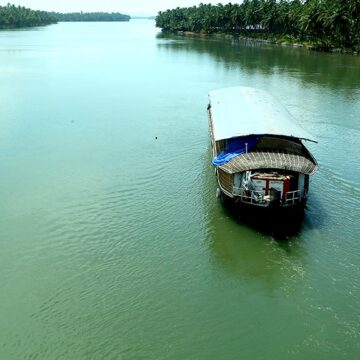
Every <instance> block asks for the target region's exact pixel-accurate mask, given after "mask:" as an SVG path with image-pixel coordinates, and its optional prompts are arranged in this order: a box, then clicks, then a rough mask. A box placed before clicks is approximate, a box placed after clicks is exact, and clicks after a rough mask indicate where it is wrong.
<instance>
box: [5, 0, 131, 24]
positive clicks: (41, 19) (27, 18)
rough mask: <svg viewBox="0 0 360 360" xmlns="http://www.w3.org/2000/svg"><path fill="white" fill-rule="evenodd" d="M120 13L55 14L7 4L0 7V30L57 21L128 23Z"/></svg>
mask: <svg viewBox="0 0 360 360" xmlns="http://www.w3.org/2000/svg"><path fill="white" fill-rule="evenodd" d="M129 20H130V16H129V15H123V14H120V13H102V12H96V13H83V12H80V13H65V14H62V13H55V12H47V11H38V10H31V9H27V8H25V7H22V6H15V5H11V4H7V5H6V6H0V29H6V28H20V27H28V26H29V27H30V26H40V25H49V24H55V23H57V22H58V21H129Z"/></svg>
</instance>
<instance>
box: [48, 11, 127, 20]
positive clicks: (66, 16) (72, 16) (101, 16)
mask: <svg viewBox="0 0 360 360" xmlns="http://www.w3.org/2000/svg"><path fill="white" fill-rule="evenodd" d="M54 15H55V16H56V18H57V19H58V21H129V20H130V16H129V15H124V14H120V13H103V12H94V13H84V12H77V13H54Z"/></svg>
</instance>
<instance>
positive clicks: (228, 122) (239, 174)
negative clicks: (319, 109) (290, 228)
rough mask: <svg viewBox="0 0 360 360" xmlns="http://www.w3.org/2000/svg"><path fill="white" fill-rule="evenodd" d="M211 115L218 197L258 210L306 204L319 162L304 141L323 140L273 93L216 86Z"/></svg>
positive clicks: (210, 95) (209, 109)
mask: <svg viewBox="0 0 360 360" xmlns="http://www.w3.org/2000/svg"><path fill="white" fill-rule="evenodd" d="M208 117H209V128H210V137H211V145H212V155H213V160H212V164H213V165H214V166H215V173H216V178H217V183H218V189H217V196H218V197H222V198H224V199H228V200H231V201H232V202H234V203H238V204H242V205H245V206H246V207H249V206H250V207H252V208H256V207H258V208H259V207H262V208H287V209H289V208H299V207H303V206H304V205H305V203H306V198H307V194H308V191H309V178H310V176H311V175H312V174H314V173H315V171H316V170H317V168H318V165H317V162H316V160H315V158H314V157H313V155H312V154H311V153H310V152H309V150H308V149H307V148H306V147H305V145H304V144H303V141H310V142H314V143H316V142H317V141H316V140H315V138H314V137H313V136H312V135H310V134H309V133H308V132H307V131H305V130H304V129H302V128H301V127H300V126H299V125H297V124H296V121H295V120H294V119H293V117H292V115H291V114H290V113H289V112H288V111H287V110H286V108H285V107H284V106H283V105H281V104H280V103H279V102H278V101H277V100H276V99H275V98H274V97H273V96H272V95H270V94H269V93H268V92H266V91H264V90H260V89H254V88H249V87H230V88H223V89H217V90H213V91H211V92H210V93H209V105H208Z"/></svg>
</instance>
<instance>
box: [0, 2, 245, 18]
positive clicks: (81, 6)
mask: <svg viewBox="0 0 360 360" xmlns="http://www.w3.org/2000/svg"><path fill="white" fill-rule="evenodd" d="M8 2H10V3H11V4H14V5H21V6H25V7H27V8H31V9H33V10H46V11H58V12H75V11H84V12H91V11H104V12H121V13H123V14H128V15H156V14H157V13H158V12H159V11H163V10H166V9H173V8H176V7H177V6H179V7H184V6H193V5H198V4H199V3H200V2H203V3H204V4H209V3H212V4H218V3H223V4H227V3H229V2H230V0H202V1H201V0H5V1H2V0H0V5H6V4H7V3H8ZM232 2H233V3H235V2H241V1H236V0H235V1H232Z"/></svg>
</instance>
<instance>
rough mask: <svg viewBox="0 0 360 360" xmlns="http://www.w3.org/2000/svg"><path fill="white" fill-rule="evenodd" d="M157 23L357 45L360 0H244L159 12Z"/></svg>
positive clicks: (166, 26) (176, 27)
mask: <svg viewBox="0 0 360 360" xmlns="http://www.w3.org/2000/svg"><path fill="white" fill-rule="evenodd" d="M156 26H157V27H160V28H162V29H163V30H167V31H191V32H206V33H214V32H226V33H240V34H245V35H253V34H258V35H260V36H261V35H262V36H263V37H267V36H268V35H270V34H271V35H278V36H288V37H291V38H293V39H294V40H302V41H311V42H317V43H319V44H322V45H324V46H340V47H350V48H351V47H357V46H359V42H360V0H303V1H302V0H244V1H243V2H242V3H241V4H231V3H229V4H227V5H222V4H218V5H210V4H209V5H204V4H200V5H199V6H193V7H189V8H176V9H173V10H167V11H165V12H159V14H158V16H157V17H156Z"/></svg>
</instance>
